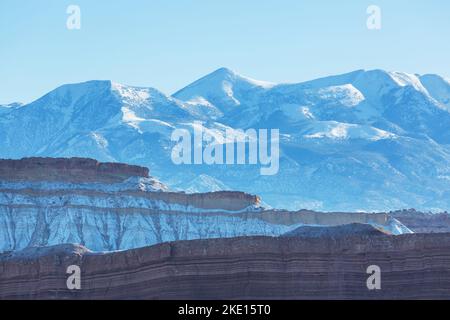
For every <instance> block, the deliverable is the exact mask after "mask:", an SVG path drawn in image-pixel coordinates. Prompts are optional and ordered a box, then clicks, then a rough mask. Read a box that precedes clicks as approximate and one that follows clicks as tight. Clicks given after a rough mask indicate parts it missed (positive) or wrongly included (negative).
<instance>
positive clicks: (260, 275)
mask: <svg viewBox="0 0 450 320" xmlns="http://www.w3.org/2000/svg"><path fill="white" fill-rule="evenodd" d="M0 260H1V261H0V298H1V299H450V267H449V266H450V234H409V235H401V236H386V235H378V236H373V235H368V234H366V235H364V234H359V235H349V236H343V237H342V236H340V237H325V238H316V237H312V238H308V237H306V238H305V237H302V238H296V237H288V238H272V237H247V238H234V239H210V240H194V241H181V242H174V243H164V244H159V245H156V246H152V247H146V248H141V249H134V250H129V251H123V252H115V253H108V254H94V253H92V252H89V251H88V250H86V249H85V248H81V247H77V246H59V247H56V248H47V249H45V250H44V249H40V250H31V249H28V251H27V252H26V253H25V254H23V253H20V252H18V253H11V254H4V255H2V256H1V258H0ZM70 265H77V266H79V267H80V270H81V290H72V291H71V290H69V289H67V286H66V281H67V278H68V277H69V275H68V274H66V271H67V267H68V266H70ZM371 265H377V266H379V267H380V269H381V290H368V288H367V286H366V281H367V279H368V277H369V276H370V275H369V274H367V273H366V271H367V268H368V266H371Z"/></svg>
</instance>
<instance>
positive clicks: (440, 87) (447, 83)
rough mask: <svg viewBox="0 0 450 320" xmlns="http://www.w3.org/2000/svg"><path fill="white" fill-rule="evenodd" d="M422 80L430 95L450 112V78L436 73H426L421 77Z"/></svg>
mask: <svg viewBox="0 0 450 320" xmlns="http://www.w3.org/2000/svg"><path fill="white" fill-rule="evenodd" d="M420 82H421V83H422V85H423V86H424V87H425V88H426V89H427V91H428V92H429V93H430V95H431V96H432V97H433V98H434V99H436V100H437V101H438V102H439V103H441V104H442V106H443V107H444V109H446V110H447V111H449V112H450V80H449V79H445V78H442V77H440V76H438V75H435V74H426V75H423V76H421V77H420Z"/></svg>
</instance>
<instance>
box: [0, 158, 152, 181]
mask: <svg viewBox="0 0 450 320" xmlns="http://www.w3.org/2000/svg"><path fill="white" fill-rule="evenodd" d="M148 176H149V170H148V168H145V167H139V166H133V165H128V164H123V163H105V162H98V161H96V160H93V159H88V158H24V159H21V160H2V159H0V180H6V181H41V180H42V181H58V182H74V183H78V182H104V183H114V182H122V181H124V180H126V179H127V178H130V177H144V178H147V177H148Z"/></svg>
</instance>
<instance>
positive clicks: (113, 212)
mask: <svg viewBox="0 0 450 320" xmlns="http://www.w3.org/2000/svg"><path fill="white" fill-rule="evenodd" d="M2 166H3V167H2ZM0 168H2V169H0V172H2V173H1V174H0V252H2V251H10V250H13V251H16V250H22V249H24V248H27V247H35V246H51V245H58V244H64V243H79V244H82V245H85V246H87V247H89V248H90V249H92V250H94V251H112V250H127V249H133V248H138V247H144V246H149V245H153V244H157V243H162V242H167V241H178V240H192V239H209V238H224V237H239V236H278V235H281V234H283V233H286V232H289V231H291V230H293V229H295V228H298V227H300V226H304V225H324V226H333V225H340V224H347V223H367V224H372V225H374V226H376V227H377V228H380V229H382V230H385V231H388V233H393V234H400V233H404V232H409V230H408V229H407V228H405V227H404V226H403V225H402V224H401V223H400V222H399V221H397V220H395V219H393V218H392V217H390V216H389V215H387V214H384V213H383V214H361V213H320V212H313V211H307V210H303V211H298V212H289V211H286V210H268V209H264V208H263V207H261V205H260V199H259V197H258V196H255V195H250V194H246V193H242V192H232V191H222V192H212V193H200V194H186V193H183V192H169V191H167V188H166V187H165V186H164V185H163V184H162V183H160V182H159V181H157V180H156V179H154V178H152V177H149V176H148V170H147V169H145V168H140V167H133V166H127V165H122V164H102V163H99V162H97V161H95V160H90V159H39V158H30V159H23V160H14V161H12V160H4V161H0ZM29 175H32V177H31V178H29ZM130 175H132V176H130Z"/></svg>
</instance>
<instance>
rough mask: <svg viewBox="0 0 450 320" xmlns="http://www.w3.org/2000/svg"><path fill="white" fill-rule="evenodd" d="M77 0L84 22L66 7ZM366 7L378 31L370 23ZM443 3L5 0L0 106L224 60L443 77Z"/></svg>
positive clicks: (449, 68) (188, 77)
mask: <svg viewBox="0 0 450 320" xmlns="http://www.w3.org/2000/svg"><path fill="white" fill-rule="evenodd" d="M70 4H76V5H79V6H80V8H81V23H82V27H81V30H77V31H69V30H67V29H66V19H67V16H68V15H67V14H66V8H67V6H68V5H70ZM370 4H376V5H379V6H380V7H381V9H382V29H381V30H380V31H370V30H368V29H367V28H366V19H367V14H366V9H367V7H368V6H369V5H370ZM449 14H450V1H448V0H426V1H425V0H416V1H407V0H370V1H365V0H341V1H335V0H328V1H326V0H311V1H302V0H254V1H253V0H226V1H225V0H223V1H221V0H70V1H65V0H1V1H0V41H1V42H0V43H1V47H0V88H1V90H0V103H10V102H13V101H22V102H29V101H31V100H33V99H35V98H38V97H39V96H41V95H43V94H44V93H46V92H48V91H50V90H51V89H53V88H55V87H57V86H59V85H61V84H64V83H72V82H80V81H85V80H92V79H110V80H114V81H117V82H120V83H124V84H129V85H137V86H152V87H156V88H158V89H160V90H162V91H164V92H166V93H168V94H171V93H173V92H174V91H176V90H177V89H180V88H181V87H183V86H185V85H187V84H188V83H190V82H192V81H193V80H196V79H197V78H199V77H201V76H203V75H205V74H207V73H209V72H211V71H213V70H215V69H217V68H219V67H222V66H226V67H229V68H231V69H233V70H236V71H237V72H239V73H241V74H244V75H247V76H250V77H253V78H256V79H260V80H268V81H274V82H299V81H303V80H308V79H311V78H316V77H320V76H326V75H330V74H337V73H344V72H348V71H352V70H355V69H372V68H382V69H387V70H398V71H405V72H411V73H439V74H441V75H444V76H450V61H449V57H450V55H449V51H450V18H449Z"/></svg>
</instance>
